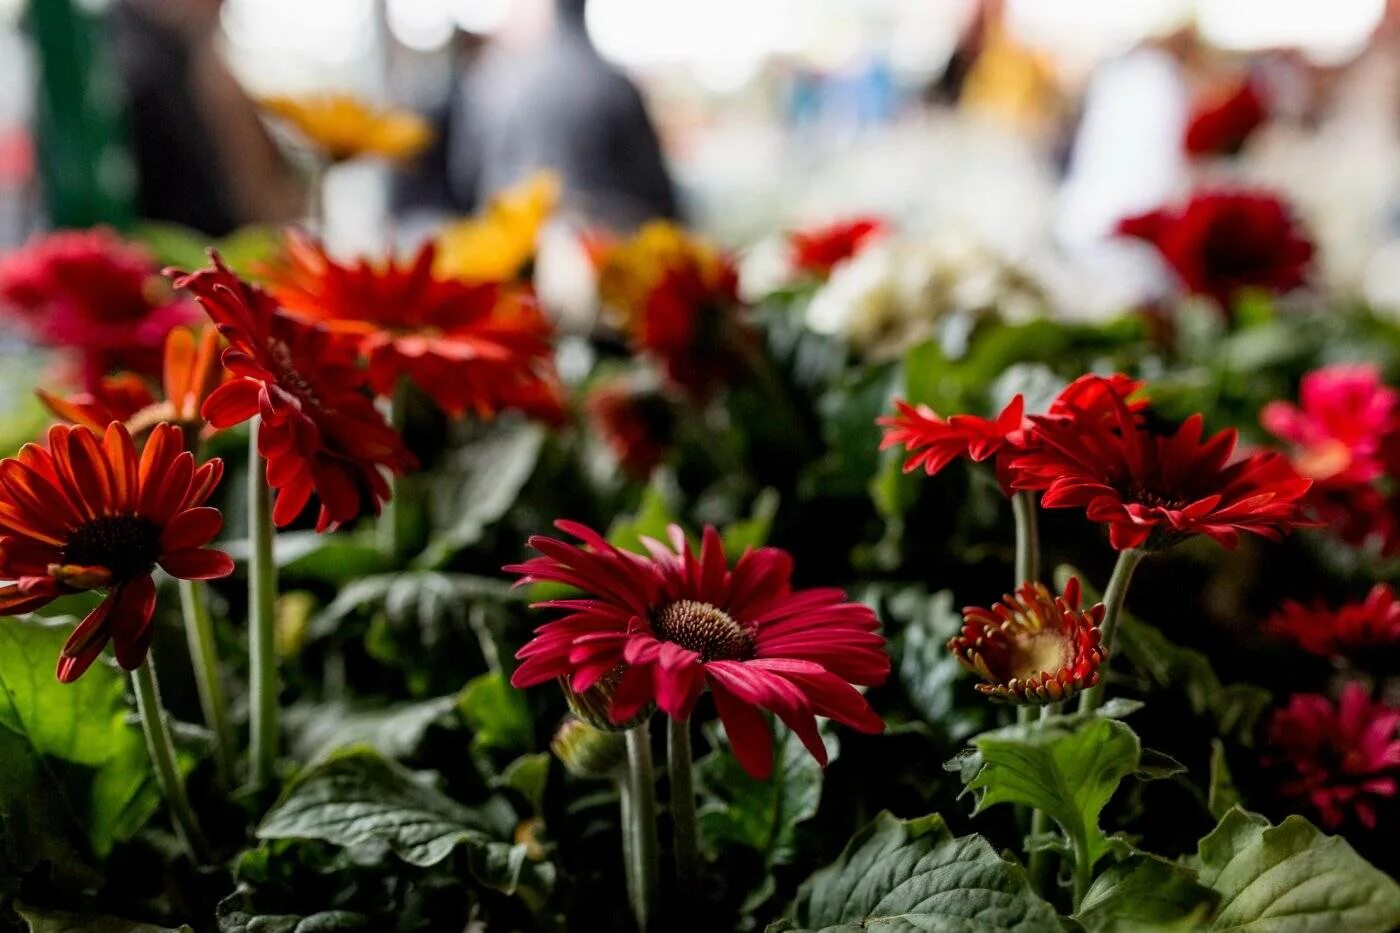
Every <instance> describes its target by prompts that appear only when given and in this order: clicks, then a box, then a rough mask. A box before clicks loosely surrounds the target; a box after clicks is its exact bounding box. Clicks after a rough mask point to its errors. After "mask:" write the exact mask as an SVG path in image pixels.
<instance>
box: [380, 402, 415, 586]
mask: <svg viewBox="0 0 1400 933" xmlns="http://www.w3.org/2000/svg"><path fill="white" fill-rule="evenodd" d="M380 404H381V406H382V408H381V410H382V411H383V412H384V418H385V420H387V421H388V422H389V427H391V428H393V429H394V430H395V431H397V432H399V433H400V434H402V433H403V425H404V419H405V417H406V414H405V413H406V411H407V408H408V382H407V380H402V379H401V380H399V383H398V385H396V386H395V387H394V391H393V393H392V394H391V395H390V396H389V397H388V398H387V399H384V400H383V401H382V402H381V403H380ZM409 486H410V484H409V482H408V481H407V478H406V477H402V476H399V475H398V474H396V473H391V474H389V499H388V501H387V502H385V503H384V508H383V510H382V511H381V512H380V513H379V519H378V521H376V522H375V526H374V532H375V543H376V544H377V545H378V547H379V553H380V554H383V555H384V557H385V558H386V559H388V561H389V563H390V564H397V563H398V560H399V557H400V555H401V554H402V553H403V547H404V541H403V537H404V534H403V531H404V530H403V523H404V519H405V518H406V517H407V514H408V513H407V511H406V510H405V509H404V508H402V507H401V504H400V499H401V498H402V497H403V496H405V495H407V494H408V492H409Z"/></svg>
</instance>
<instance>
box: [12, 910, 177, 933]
mask: <svg viewBox="0 0 1400 933" xmlns="http://www.w3.org/2000/svg"><path fill="white" fill-rule="evenodd" d="M17 913H18V914H19V915H20V917H21V918H22V919H23V920H24V922H25V924H27V926H28V929H29V933H192V931H193V928H192V927H189V926H186V925H183V924H182V925H180V926H178V927H162V926H156V925H155V924H152V923H140V922H138V921H135V920H122V919H120V918H117V917H105V916H95V915H91V914H73V913H68V912H67V911H62V910H40V909H38V908H35V907H20V908H19V909H18V910H17Z"/></svg>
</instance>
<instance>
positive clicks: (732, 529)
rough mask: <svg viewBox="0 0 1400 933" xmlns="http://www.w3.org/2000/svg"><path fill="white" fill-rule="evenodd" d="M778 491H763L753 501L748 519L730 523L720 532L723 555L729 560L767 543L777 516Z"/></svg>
mask: <svg viewBox="0 0 1400 933" xmlns="http://www.w3.org/2000/svg"><path fill="white" fill-rule="evenodd" d="M778 501H779V496H778V491H777V490H776V489H765V490H763V491H762V492H761V493H759V494H758V497H757V498H756V499H754V502H753V508H752V509H751V510H750V512H749V516H748V518H741V519H739V520H738V521H734V522H730V523H729V524H728V525H725V526H724V530H723V531H721V532H720V537H721V538H722V539H723V540H724V553H726V554H728V555H729V557H730V559H731V560H733V559H735V558H737V557H738V556H739V555H740V554H742V553H744V551H746V550H748V549H749V548H760V547H763V546H764V545H765V544H767V543H768V535H769V533H770V532H771V531H772V530H773V518H774V516H776V515H777V514H778Z"/></svg>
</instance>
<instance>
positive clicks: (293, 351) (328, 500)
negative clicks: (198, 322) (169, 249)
mask: <svg viewBox="0 0 1400 933" xmlns="http://www.w3.org/2000/svg"><path fill="white" fill-rule="evenodd" d="M213 259H214V261H213V265H211V266H210V267H208V268H205V269H201V270H199V271H198V272H195V273H193V274H190V275H183V276H181V277H180V278H179V279H177V280H176V282H175V284H176V286H177V287H179V288H185V289H188V290H189V291H190V292H192V293H193V294H194V296H195V298H196V299H197V300H198V301H199V303H200V304H201V305H203V306H204V309H205V310H206V311H208V312H209V316H210V317H211V318H213V319H214V322H215V323H216V324H218V326H219V333H221V334H223V336H224V338H225V339H226V340H227V341H228V344H229V346H228V348H227V349H225V350H224V354H223V362H224V367H225V368H226V369H228V370H229V372H230V373H231V374H232V378H230V379H229V380H228V381H227V382H225V383H224V384H223V385H221V386H219V387H218V388H217V389H215V390H214V391H213V393H211V394H210V396H209V397H208V398H207V399H206V400H205V402H204V406H203V414H204V417H205V419H206V420H207V421H208V422H209V424H210V425H211V426H213V427H214V428H216V429H223V428H228V427H232V426H233V425H235V424H239V423H240V422H243V421H247V420H248V419H249V418H252V417H254V416H255V415H256V416H258V417H259V418H260V419H261V421H260V426H259V429H258V452H259V453H260V454H262V456H263V458H264V459H265V460H266V461H267V482H268V485H269V486H271V487H272V488H273V489H275V490H277V504H276V506H275V507H274V509H273V521H274V522H275V523H276V524H278V525H286V524H288V523H290V522H291V521H292V520H293V519H295V518H296V517H297V515H299V514H300V513H301V510H302V509H303V508H305V507H306V504H307V502H308V501H310V499H311V494H312V493H313V492H314V493H316V495H317V496H318V497H319V498H320V500H321V509H320V514H319V516H318V517H317V521H316V530H317V531H325V530H327V529H328V528H331V527H332V526H335V525H339V524H341V523H342V522H348V521H350V520H352V519H354V518H356V517H357V516H359V515H360V514H362V513H363V512H365V511H366V510H367V509H368V510H370V511H373V512H375V513H378V511H379V508H380V504H381V503H382V502H384V501H385V500H386V499H388V498H389V485H388V483H387V482H386V481H385V478H384V475H383V474H382V473H381V472H380V471H381V468H383V469H387V470H392V471H394V472H396V473H403V472H406V471H407V470H408V469H410V468H411V467H412V465H413V458H412V456H411V455H410V454H409V453H408V450H407V449H406V448H405V447H404V445H403V441H402V440H400V439H399V436H398V435H397V434H396V433H394V430H393V428H391V427H390V426H389V425H388V424H387V423H386V422H385V421H384V418H383V416H382V415H380V413H379V412H378V411H377V410H376V409H375V407H374V401H373V400H372V399H371V398H370V397H369V395H368V394H367V393H366V392H365V391H364V389H365V375H364V372H363V371H362V370H361V369H360V368H359V366H358V365H357V348H356V341H355V339H354V338H353V337H350V336H348V335H346V334H341V333H336V332H333V331H330V330H328V329H326V328H325V327H322V326H320V325H318V324H313V323H309V322H307V321H303V320H301V319H299V318H295V317H293V316H291V315H290V314H286V313H285V312H283V311H282V310H281V309H279V308H278V307H277V303H276V301H274V300H273V298H272V296H271V295H269V294H268V293H267V292H265V291H263V290H262V289H260V288H257V287H255V286H253V285H249V284H248V283H247V282H244V281H243V280H241V279H240V278H238V276H236V275H234V274H233V273H232V272H230V271H229V269H228V267H227V266H225V265H224V264H223V262H222V261H221V260H220V259H219V257H218V255H217V254H214V257H213Z"/></svg>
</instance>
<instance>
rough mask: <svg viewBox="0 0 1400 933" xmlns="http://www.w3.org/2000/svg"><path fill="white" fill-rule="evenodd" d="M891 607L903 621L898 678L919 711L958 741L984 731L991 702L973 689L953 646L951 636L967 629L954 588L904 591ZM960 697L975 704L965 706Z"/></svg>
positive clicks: (892, 612) (897, 649) (898, 649)
mask: <svg viewBox="0 0 1400 933" xmlns="http://www.w3.org/2000/svg"><path fill="white" fill-rule="evenodd" d="M887 610H888V613H889V614H890V615H891V616H892V617H894V618H895V619H897V620H899V621H901V622H903V623H904V627H903V631H902V632H901V634H900V636H899V638H898V640H897V641H896V649H895V653H896V656H897V657H898V659H899V679H900V682H901V683H902V684H903V685H904V690H905V692H906V693H907V694H908V696H909V701H910V702H911V703H912V704H913V705H914V708H915V709H916V710H918V712H919V715H920V716H922V717H923V718H924V720H925V721H926V722H928V723H930V724H931V725H934V726H938V727H940V728H942V729H945V730H947V732H948V735H949V737H950V738H952V739H954V740H958V739H963V738H966V737H967V736H969V735H971V734H972V733H974V732H976V731H977V730H979V729H981V728H982V727H983V726H984V725H985V723H986V721H987V703H986V702H985V700H984V699H983V698H982V697H981V695H980V694H977V693H976V692H975V691H973V689H972V687H971V684H970V678H969V677H968V675H967V674H966V672H964V670H963V668H962V665H960V664H958V660H957V658H955V657H954V656H953V654H952V652H950V651H949V650H948V639H949V638H952V637H953V636H954V635H956V634H957V633H958V632H959V631H960V630H961V629H962V614H961V613H960V612H958V611H957V610H956V609H955V608H954V607H953V593H952V591H951V590H940V591H938V592H937V593H934V594H933V595H931V596H930V595H927V594H925V593H923V592H922V591H921V590H919V589H917V588H910V589H907V590H903V591H901V592H899V593H896V594H895V595H894V596H893V598H891V599H890V600H889V603H888V606H887ZM960 699H967V700H972V701H973V702H971V703H968V704H966V705H964V704H962V703H959V700H960Z"/></svg>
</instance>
